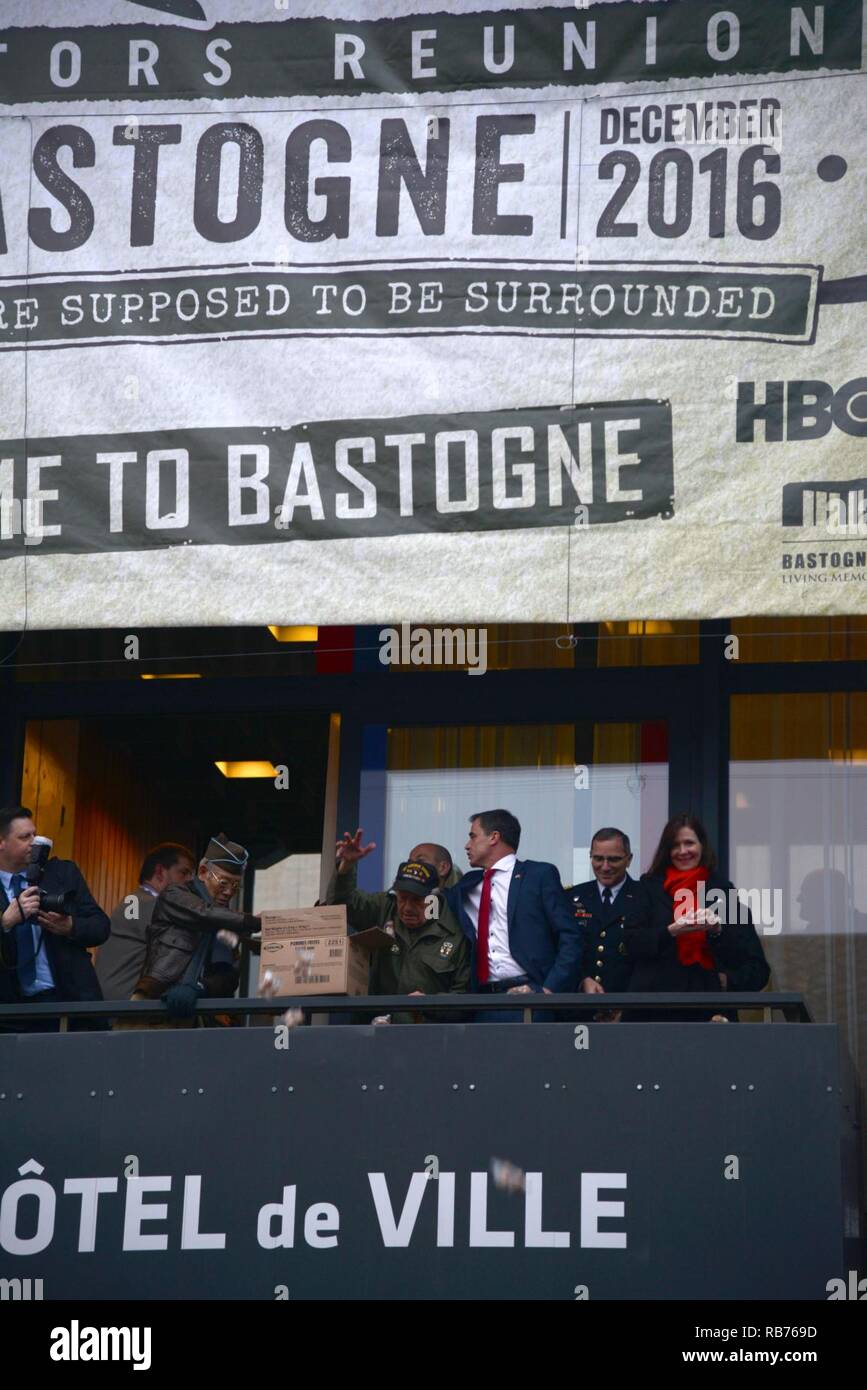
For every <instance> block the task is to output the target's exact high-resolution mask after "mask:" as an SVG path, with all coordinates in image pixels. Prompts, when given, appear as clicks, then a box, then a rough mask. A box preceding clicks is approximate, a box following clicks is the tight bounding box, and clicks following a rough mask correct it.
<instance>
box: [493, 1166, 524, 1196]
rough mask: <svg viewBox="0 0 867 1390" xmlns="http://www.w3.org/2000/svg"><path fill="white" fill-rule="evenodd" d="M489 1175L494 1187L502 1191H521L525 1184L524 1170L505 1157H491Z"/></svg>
mask: <svg viewBox="0 0 867 1390" xmlns="http://www.w3.org/2000/svg"><path fill="white" fill-rule="evenodd" d="M491 1176H492V1178H493V1182H494V1187H499V1188H500V1189H501V1190H502V1191H503V1192H523V1191H524V1186H525V1180H524V1170H523V1168H519V1167H518V1166H517V1164H515V1163H510V1162H509V1161H508V1159H506V1158H492V1159H491Z"/></svg>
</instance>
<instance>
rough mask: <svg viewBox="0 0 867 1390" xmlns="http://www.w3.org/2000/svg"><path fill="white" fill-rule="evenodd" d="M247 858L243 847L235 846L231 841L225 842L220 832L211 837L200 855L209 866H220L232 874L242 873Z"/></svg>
mask: <svg viewBox="0 0 867 1390" xmlns="http://www.w3.org/2000/svg"><path fill="white" fill-rule="evenodd" d="M249 857H250V856H249V855H248V853H247V851H246V850H245V849H244V846H243V845H236V844H235V843H234V842H233V841H232V840H227V839H226V836H225V835H224V834H223V833H222V832H221V833H220V834H219V835H212V836H211V838H210V840H209V841H208V845H207V848H206V850H205V852H204V854H203V855H202V858H203V859H205V860H207V862H208V863H209V864H222V865H223V866H224V867H225V868H227V869H228V870H229V871H230V872H231V873H233V874H242V873H243V872H244V870H245V869H246V867H247V860H248V859H249Z"/></svg>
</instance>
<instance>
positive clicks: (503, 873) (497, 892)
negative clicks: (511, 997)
mask: <svg viewBox="0 0 867 1390" xmlns="http://www.w3.org/2000/svg"><path fill="white" fill-rule="evenodd" d="M516 863H517V855H515V854H505V855H503V858H502V859H498V860H497V862H496V864H494V865H493V869H494V875H493V878H492V879H491V913H490V916H489V917H488V963H489V966H490V979H491V980H510V979H512V977H513V976H515V975H526V973H527V972H526V970H525V969H524V968H523V966H521V965H519V964H518V962H517V961H516V960H515V959H514V957H513V956H511V955H510V954H509V918H508V913H507V907H508V902H509V887H510V885H511V882H512V874H513V873H514V872H515V864H516ZM484 882H485V880H484V878H481V879H479V882H478V883H477V884H476V886H475V887H474V888H471V889H470V891H469V893H468V894H467V904H466V905H467V913H468V914H469V917H470V920H471V922H472V924H473V926H474V927H475V928H476V931H477V932H478V926H479V905H480V903H481V901H482V888H483V887H484Z"/></svg>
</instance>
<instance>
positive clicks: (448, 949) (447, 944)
mask: <svg viewBox="0 0 867 1390" xmlns="http://www.w3.org/2000/svg"><path fill="white" fill-rule="evenodd" d="M454 949H455V943H454V942H453V941H444V942H443V944H442V946H440V955H441V956H450V955H451V953H452V951H453V950H454Z"/></svg>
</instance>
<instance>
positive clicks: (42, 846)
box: [24, 835, 75, 917]
mask: <svg viewBox="0 0 867 1390" xmlns="http://www.w3.org/2000/svg"><path fill="white" fill-rule="evenodd" d="M52 848H53V841H52V840H48V839H46V838H45V836H44V835H34V837H33V844H32V845H31V846H30V860H29V862H28V865H27V868H26V869H25V870H24V877H25V878H26V880H27V886H28V888H32V887H33V886H34V885H38V884H39V883H40V882H41V880H42V875H43V874H44V873H45V865H46V864H47V863H48V856H49V855H50V853H51V850H52ZM74 902H75V889H74V888H67V890H66V892H65V893H46V892H45V891H44V889H42V888H40V889H39V911H40V912H59V913H60V914H61V915H62V916H63V917H68V916H69V914H70V913H71V911H72V905H73V903H74Z"/></svg>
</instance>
